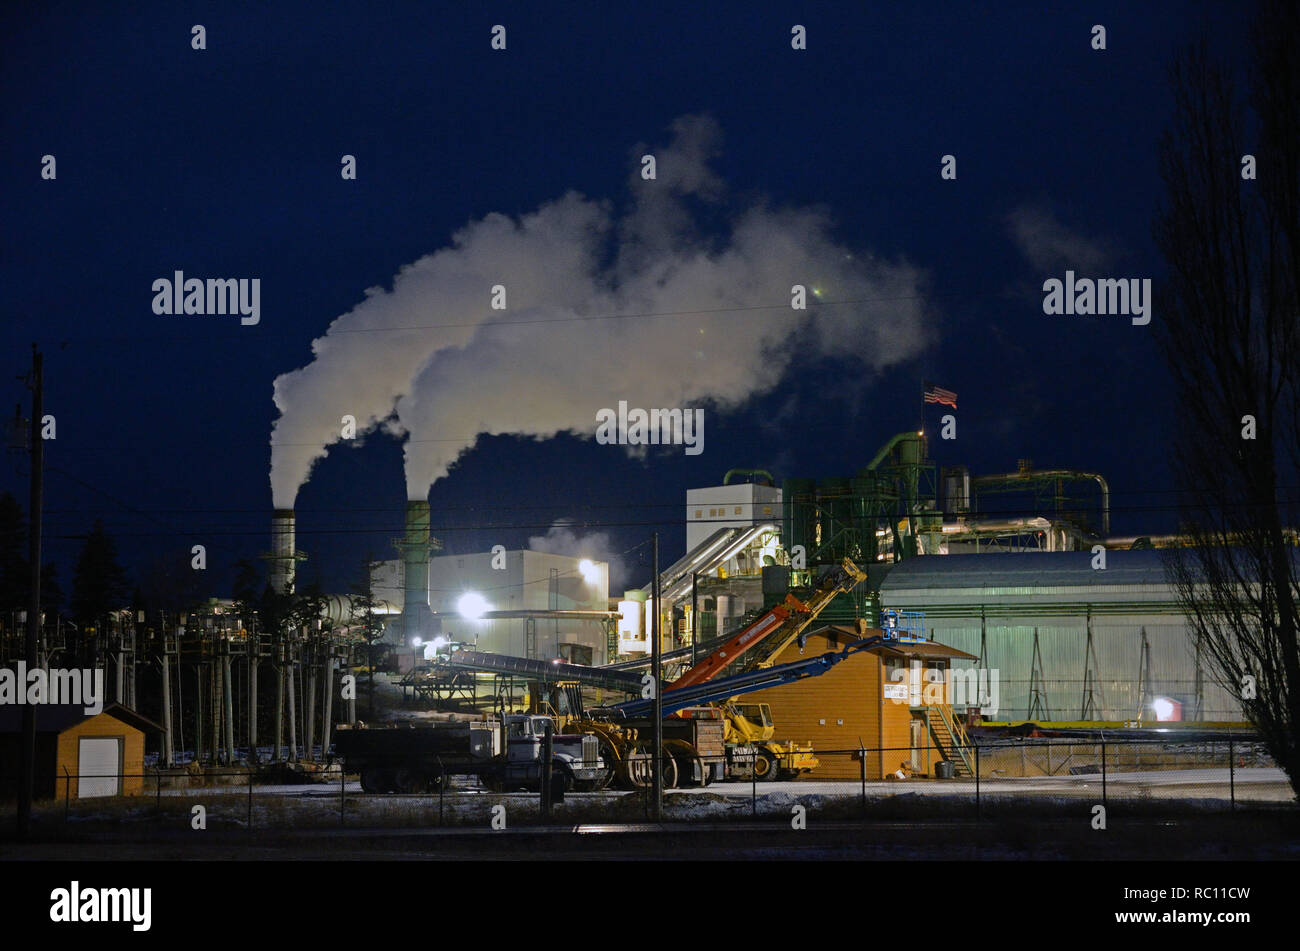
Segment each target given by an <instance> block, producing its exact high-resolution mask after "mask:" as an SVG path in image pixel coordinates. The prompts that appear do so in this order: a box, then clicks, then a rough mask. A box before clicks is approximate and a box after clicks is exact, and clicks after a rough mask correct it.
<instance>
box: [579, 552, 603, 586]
mask: <svg viewBox="0 0 1300 951" xmlns="http://www.w3.org/2000/svg"><path fill="white" fill-rule="evenodd" d="M578 570H579V571H580V572H582V578H583V580H584V581H586V582H587V584H595V583H596V582H597V581H598V580H600V569H599V568H597V567H596V564H595V562H593V561H592V560H591V559H590V558H584V559H582V561H580V562H578Z"/></svg>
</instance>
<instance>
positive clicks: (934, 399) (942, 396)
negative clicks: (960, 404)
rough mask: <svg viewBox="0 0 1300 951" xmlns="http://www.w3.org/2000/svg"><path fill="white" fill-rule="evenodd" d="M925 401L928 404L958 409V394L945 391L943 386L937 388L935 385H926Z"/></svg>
mask: <svg viewBox="0 0 1300 951" xmlns="http://www.w3.org/2000/svg"><path fill="white" fill-rule="evenodd" d="M925 401H926V402H927V403H944V404H946V405H948V406H951V407H952V408H953V409H956V408H957V394H956V393H954V392H953V391H952V390H945V389H944V388H943V387H942V386H935V385H934V384H933V383H927V384H925Z"/></svg>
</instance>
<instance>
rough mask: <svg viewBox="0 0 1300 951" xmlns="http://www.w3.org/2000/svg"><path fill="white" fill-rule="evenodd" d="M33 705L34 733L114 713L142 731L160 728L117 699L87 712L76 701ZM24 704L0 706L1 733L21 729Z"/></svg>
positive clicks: (59, 729)
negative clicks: (98, 710)
mask: <svg viewBox="0 0 1300 951" xmlns="http://www.w3.org/2000/svg"><path fill="white" fill-rule="evenodd" d="M32 706H33V708H34V709H35V710H36V732H37V733H63V732H66V731H67V730H70V729H72V728H73V727H74V726H78V725H79V724H81V723H83V722H84V721H86V720H89V719H92V718H93V717H96V716H110V717H113V718H114V719H117V720H121V721H122V722H123V723H125V724H126V725H127V726H131V727H134V728H135V729H137V730H140V731H141V732H144V733H161V732H162V731H163V728H162V727H161V726H160V725H159V724H157V723H155V722H154V721H153V720H150V719H149V718H148V717H146V716H145V715H144V714H142V713H137V712H136V711H134V710H132V709H131V708H130V707H127V706H123V705H122V704H120V703H110V704H107V705H105V707H104V709H103V710H101V711H100V712H99V713H97V714H91V715H90V716H87V715H86V712H85V707H84V706H83V705H82V704H79V703H41V704H33V705H32ZM25 708H26V705H25V704H10V703H6V704H4V705H3V706H0V733H20V732H22V728H23V710H24V709H25Z"/></svg>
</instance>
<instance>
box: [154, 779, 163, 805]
mask: <svg viewBox="0 0 1300 951" xmlns="http://www.w3.org/2000/svg"><path fill="white" fill-rule="evenodd" d="M154 775H155V776H157V777H158V791H157V794H156V795H155V797H154V809H155V810H157V813H158V815H162V770H161V769H159V770H157V771H156V772H155V773H154Z"/></svg>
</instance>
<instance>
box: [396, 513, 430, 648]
mask: <svg viewBox="0 0 1300 951" xmlns="http://www.w3.org/2000/svg"><path fill="white" fill-rule="evenodd" d="M440 547H441V546H440V545H439V544H438V542H436V541H435V540H434V539H432V538H430V537H429V503H428V502H426V501H423V500H418V499H413V500H411V501H409V502H407V503H406V534H405V535H403V536H402V538H401V539H400V540H399V541H398V542H397V548H398V550H399V551H400V552H401V555H402V568H403V577H404V579H405V580H404V582H403V584H404V589H405V590H404V594H403V597H402V639H403V641H404V643H405V646H407V647H411V646H413V645H414V643H415V639H416V638H419V639H420V640H422V641H424V640H428V639H429V638H430V637H431V636H432V635H433V634H435V633H437V632H436V631H434V630H433V627H434V620H433V612H432V611H431V610H430V609H429V552H430V551H432V550H434V549H435V548H440Z"/></svg>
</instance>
